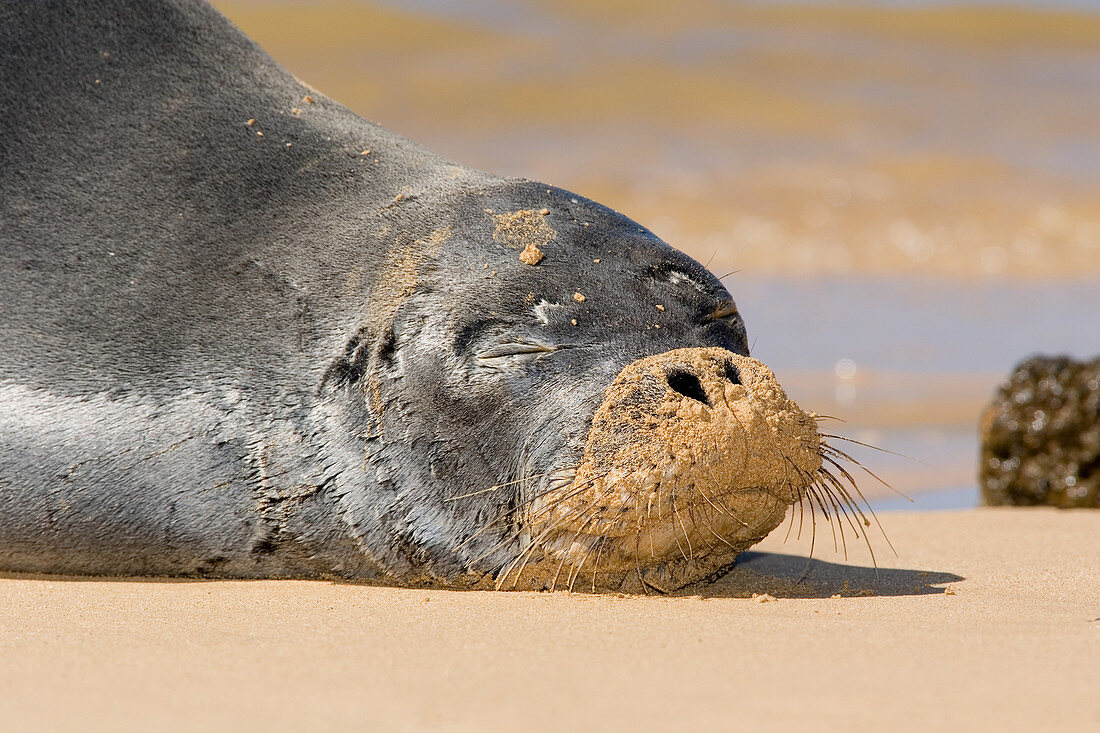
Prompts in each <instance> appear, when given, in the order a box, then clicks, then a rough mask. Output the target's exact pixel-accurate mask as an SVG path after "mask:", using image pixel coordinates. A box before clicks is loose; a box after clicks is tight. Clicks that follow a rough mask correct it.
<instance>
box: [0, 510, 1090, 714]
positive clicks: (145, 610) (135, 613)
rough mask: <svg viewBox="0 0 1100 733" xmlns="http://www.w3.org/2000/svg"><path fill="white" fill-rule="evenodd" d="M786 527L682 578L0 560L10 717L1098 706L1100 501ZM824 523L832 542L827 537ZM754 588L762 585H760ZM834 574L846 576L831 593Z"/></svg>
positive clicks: (1058, 710)
mask: <svg viewBox="0 0 1100 733" xmlns="http://www.w3.org/2000/svg"><path fill="white" fill-rule="evenodd" d="M882 519H883V522H884V523H885V525H886V527H887V530H888V532H889V534H890V537H891V540H892V541H893V543H894V545H895V547H897V549H898V553H899V556H898V557H894V556H893V555H891V554H890V552H889V550H888V549H887V548H885V543H884V542H883V541H882V539H881V537H879V538H878V540H877V541H876V542H875V543H874V544H875V547H876V550H877V555H878V563H879V566H880V570H879V571H878V574H877V577H876V575H875V571H874V570H873V569H871V568H870V567H869V565H870V562H869V560H868V557H867V554H866V550H861V549H859V548H855V547H852V548H849V551H850V555H849V559H848V560H847V561H845V560H844V559H843V557H842V556H838V555H834V554H833V552H832V548H831V539H829V538H828V535H827V534H826V532H827V531H825V532H823V531H821V530H822V528H820V527H819V533H818V538H817V545H818V546H817V549H816V551H815V556H816V557H818V558H820V559H817V560H814V561H813V562H812V563H811V564H810V567H809V571H808V573H807V579H806V580H804V581H803V582H801V583H798V582H796V581H797V579H798V577H799V576H800V575H801V574H802V572H803V570H804V569H805V568H806V560H805V554H806V552H807V550H808V537H807V536H805V534H806V533H805V529H804V536H803V538H802V540H800V541H795V540H794V539H793V538H792V539H791V540H789V541H788V542H787V543H785V544H784V542H783V531H782V530H780V531H777V532H776V533H775V535H774V536H773V537H769V538H768V539H767V540H765V542H764V543H763V544H761V545H760V546H758V548H756V550H755V551H754V552H752V553H748V554H746V555H744V556H743V561H742V562H741V563H739V565H738V567H737V568H736V569H735V570H734V571H732V572H731V573H730V574H729V575H727V576H726V577H725V578H723V579H722V580H720V581H718V582H717V583H715V584H713V585H711V586H709V587H705V588H699V589H696V590H695V591H694V592H697V593H699V594H700V595H699V596H695V597H676V598H668V597H618V596H606V595H604V596H593V595H589V594H584V593H573V594H566V593H553V594H549V593H544V594H537V593H494V592H466V593H460V592H446V591H434V590H430V591H425V590H404V589H392V588H376V587H366V586H354V585H341V584H333V583H326V582H297V581H258V582H224V581H211V582H204V581H192V582H171V581H155V580H151V581H140V580H139V581H118V580H83V579H54V578H44V577H35V578H20V577H11V576H9V577H6V578H3V579H0V662H2V663H0V670H2V671H0V689H2V690H3V694H2V695H0V719H2V720H4V721H5V723H4V725H5V728H7V729H9V730H32V729H35V730H52V731H63V730H82V731H88V730H149V729H156V730H166V731H170V730H204V731H221V730H242V731H246V730H295V731H308V730H332V729H335V728H337V727H344V728H349V729H365V730H471V731H489V730H624V731H626V730H630V731H638V730H690V729H692V728H696V727H698V728H704V727H705V728H707V729H717V730H775V729H782V728H786V729H797V730H810V729H813V730H871V729H883V730H885V729H890V730H913V731H922V730H929V729H932V728H942V727H947V726H951V727H956V726H958V727H959V729H965V730H1065V731H1081V730H1089V729H1093V728H1095V727H1096V726H1097V725H1098V724H1100V701H1098V699H1097V697H1096V694H1095V682H1096V679H1097V676H1098V675H1100V550H1098V549H1097V546H1096V537H1097V536H1100V512H1090V511H1077V512H1067V511H1055V510H1025V509H1017V510H1000V509H997V510H995V509H984V510H970V511H961V512H943V513H920V512H909V513H901V514H887V515H884V516H883V517H882ZM823 544H827V545H829V546H828V547H824V546H823ZM753 593H767V594H769V595H771V596H774V597H776V598H777V599H778V600H775V601H761V600H760V599H753V598H751V596H752V594H753ZM835 595H839V596H841V597H833V596H835Z"/></svg>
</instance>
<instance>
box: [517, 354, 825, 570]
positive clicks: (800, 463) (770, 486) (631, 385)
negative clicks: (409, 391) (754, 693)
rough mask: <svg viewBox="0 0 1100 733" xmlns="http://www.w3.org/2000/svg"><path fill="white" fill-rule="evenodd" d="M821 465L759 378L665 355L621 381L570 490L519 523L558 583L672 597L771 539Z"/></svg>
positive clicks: (718, 362)
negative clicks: (563, 577) (563, 576)
mask: <svg viewBox="0 0 1100 733" xmlns="http://www.w3.org/2000/svg"><path fill="white" fill-rule="evenodd" d="M821 460H822V459H821V440H820V437H819V436H818V433H817V423H816V419H815V416H813V415H810V414H808V413H806V412H803V411H802V409H801V408H799V407H798V405H796V404H795V403H794V402H793V401H791V400H790V399H789V398H788V397H787V395H786V393H785V392H784V391H783V388H782V387H780V386H779V383H778V382H777V381H776V379H775V375H774V374H773V373H772V372H771V370H770V369H768V368H767V367H766V366H764V365H763V364H762V363H760V362H759V361H756V360H755V359H751V358H749V357H745V356H739V355H737V354H734V353H732V352H730V351H727V350H725V349H719V348H692V349H676V350H674V351H669V352H666V353H663V354H658V355H655V356H650V357H646V358H644V359H639V360H638V361H635V362H633V363H632V364H630V365H628V366H627V367H626V368H625V369H623V371H622V372H621V373H620V374H619V375H618V377H617V378H616V379H615V380H614V382H612V384H611V385H610V386H609V387H608V388H607V390H606V391H605V393H604V400H603V402H602V404H601V405H600V406H599V408H597V410H596V412H595V415H594V417H593V420H592V427H591V429H590V431H589V433H588V437H587V440H586V443H585V446H584V453H583V458H582V459H581V462H580V465H579V466H578V467H577V471H576V476H575V478H573V480H572V481H571V482H570V483H568V484H567V485H559V486H557V487H554V488H551V489H549V490H547V491H545V492H544V493H543V494H542V495H540V496H538V497H536V498H535V499H534V500H532V501H530V502H529V503H528V505H527V506H528V509H527V511H526V516H525V517H524V518H523V522H524V524H525V525H526V527H527V528H528V531H529V536H530V538H531V541H532V543H533V545H535V546H537V548H538V550H539V551H540V553H541V554H544V555H545V558H544V559H545V560H546V561H551V560H554V559H556V560H558V562H557V563H553V562H550V563H549V564H550V565H558V566H559V570H560V566H561V565H564V564H566V563H567V564H568V566H569V568H570V571H569V575H570V583H571V584H572V583H573V582H575V580H576V577H577V576H578V575H586V576H591V577H592V579H593V585H596V582H597V580H598V581H599V582H600V584H601V585H602V584H604V580H605V578H604V575H605V574H607V576H608V577H607V580H611V577H612V576H615V575H616V574H618V575H621V574H623V573H632V572H634V571H636V572H637V578H638V580H640V581H641V582H642V583H643V584H646V585H650V586H653V587H658V588H661V589H666V588H668V587H669V586H672V587H679V586H680V585H684V584H685V583H688V582H692V581H693V580H698V579H700V578H702V577H705V576H706V575H708V574H710V573H713V572H714V571H715V570H717V569H719V568H721V567H724V566H726V565H729V564H730V563H732V561H733V559H734V558H735V557H736V555H737V554H738V553H739V552H741V551H742V550H744V549H746V548H748V547H749V546H751V545H752V544H754V543H755V542H757V541H759V540H760V539H762V538H763V537H764V536H765V535H766V534H767V533H768V532H770V531H771V530H772V529H774V528H775V527H776V526H777V525H778V524H779V523H780V522H781V521H782V519H783V516H784V514H785V512H786V510H787V507H788V506H790V505H791V504H792V503H794V502H796V501H798V500H799V499H800V498H801V496H802V492H803V491H804V490H805V489H806V487H808V486H809V485H811V484H812V483H813V481H814V476H815V475H816V474H817V472H818V469H819V468H820V467H821ZM543 564H544V563H534V564H533V566H534V567H536V568H537V567H538V566H540V565H543ZM511 569H512V568H506V569H505V575H504V576H503V577H502V579H504V578H506V577H507V573H508V572H510V571H511ZM520 572H525V571H524V570H523V569H521V570H520V571H518V572H517V575H518V574H519V573H520ZM532 572H536V571H534V570H533V571H532ZM597 576H599V578H597ZM517 580H518V578H517ZM611 582H612V584H615V583H616V582H621V581H615V580H612V581H611Z"/></svg>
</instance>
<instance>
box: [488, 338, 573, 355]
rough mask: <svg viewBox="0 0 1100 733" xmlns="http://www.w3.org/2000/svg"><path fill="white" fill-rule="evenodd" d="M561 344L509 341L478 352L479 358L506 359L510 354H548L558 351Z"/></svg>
mask: <svg viewBox="0 0 1100 733" xmlns="http://www.w3.org/2000/svg"><path fill="white" fill-rule="evenodd" d="M560 348H561V347H560V346H555V345H553V344H539V343H532V342H516V341H512V342H508V343H503V344H497V345H496V346H491V347H489V348H488V349H485V350H484V351H482V352H480V353H478V355H477V358H478V359H504V358H507V357H509V356H525V355H535V354H547V353H550V352H552V351H557V350H558V349H560Z"/></svg>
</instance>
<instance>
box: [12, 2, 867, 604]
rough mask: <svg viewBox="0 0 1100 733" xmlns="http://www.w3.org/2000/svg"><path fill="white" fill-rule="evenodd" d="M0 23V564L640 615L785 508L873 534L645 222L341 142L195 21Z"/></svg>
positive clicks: (257, 60) (103, 7) (62, 12)
mask: <svg viewBox="0 0 1100 733" xmlns="http://www.w3.org/2000/svg"><path fill="white" fill-rule="evenodd" d="M3 8H4V9H3V10H2V11H0V16H3V20H4V22H3V23H0V71H2V72H3V79H4V83H3V84H0V108H2V109H3V110H4V114H3V115H0V140H2V141H3V147H2V151H3V155H0V313H2V314H3V316H2V317H0V343H2V344H3V348H2V349H0V570H5V571H20V572H44V573H70V574H89V575H174V576H199V577H236V578H260V577H264V578H270V577H304V578H310V577H312V578H343V579H355V580H360V581H366V582H374V583H388V584H399V585H406V586H416V585H432V586H445V587H453V588H534V589H542V588H573V587H574V586H576V585H577V584H578V583H580V587H587V588H591V589H593V590H598V589H609V590H623V591H645V592H650V591H653V590H673V589H676V588H679V587H682V586H684V585H686V584H688V583H692V582H697V581H701V580H705V579H707V578H709V577H712V576H714V575H715V574H716V573H719V572H721V571H722V569H723V568H726V567H728V566H729V565H730V564H731V563H732V562H733V560H734V558H735V557H736V556H737V553H738V552H740V551H741V550H743V549H744V548H746V547H748V546H750V545H751V544H752V543H753V542H756V541H757V540H759V539H760V538H761V537H763V536H764V535H765V534H767V533H768V532H769V531H771V530H772V529H773V528H775V527H776V526H777V525H778V524H779V523H780V521H781V519H782V517H783V516H784V512H785V511H786V510H787V508H788V507H789V506H791V505H793V504H798V505H799V507H800V509H801V510H802V514H804V515H808V518H809V520H810V525H811V530H812V529H813V527H815V526H816V521H815V519H816V518H817V517H821V516H826V517H828V518H829V521H830V523H831V524H832V525H833V526H834V532H835V531H836V530H837V529H839V530H843V528H844V526H845V524H847V525H848V526H850V527H851V528H852V529H853V530H856V532H857V533H859V532H860V530H861V529H862V527H864V526H866V524H865V518H864V517H863V516H862V514H861V513H860V512H859V509H858V507H857V505H856V501H855V498H854V497H856V496H857V495H858V491H857V490H856V488H855V484H854V481H853V480H852V477H851V475H850V474H849V472H848V471H847V470H846V469H845V468H844V467H843V466H844V465H846V464H845V461H847V460H848V457H847V456H846V455H845V454H844V453H842V452H841V451H839V450H838V449H836V448H835V447H833V446H832V445H830V444H829V443H828V442H827V441H828V440H830V439H831V438H832V437H833V436H829V435H828V434H825V433H822V432H820V431H819V429H818V421H819V420H820V419H824V418H818V417H816V416H815V415H813V414H812V413H808V412H805V411H803V410H802V409H800V408H799V407H798V406H797V405H795V404H794V403H793V402H791V401H790V400H789V399H788V398H787V396H786V395H785V393H784V392H783V389H782V388H781V387H780V386H779V384H778V382H777V381H776V379H775V377H774V375H773V374H772V373H771V372H770V371H769V370H768V369H767V367H765V366H764V365H762V364H761V363H760V362H758V361H755V360H754V359H752V358H751V357H750V355H749V347H748V339H747V336H746V332H745V324H744V321H743V320H742V318H741V315H740V314H739V312H738V310H737V308H736V306H735V305H734V301H733V299H732V297H731V295H730V293H729V292H728V291H727V290H726V288H725V286H723V284H722V283H721V282H720V281H719V280H718V279H717V278H716V277H714V275H713V274H711V273H710V272H708V271H707V269H706V268H705V267H703V266H702V265H700V264H699V263H698V262H696V261H695V260H693V259H691V258H690V257H688V256H687V255H685V254H683V253H682V252H679V251H677V250H675V249H673V248H672V247H670V246H669V245H668V244H666V243H665V242H663V241H661V240H660V239H659V238H658V237H657V236H655V235H654V234H653V233H652V232H650V231H648V230H647V229H645V228H644V227H642V226H640V225H639V224H637V223H636V222H634V221H631V220H630V219H628V218H627V217H625V216H623V215H622V214H619V213H617V212H614V211H612V210H610V209H608V208H606V207H604V206H601V205H599V204H597V203H595V202H593V201H590V200H588V199H585V198H584V197H582V196H579V195H577V194H574V193H571V192H569V191H564V190H562V189H559V188H555V187H553V186H547V185H546V184H543V183H538V182H533V181H527V180H522V179H513V178H502V177H499V176H494V175H491V174H488V173H483V172H480V171H476V170H472V169H469V168H465V167H463V166H460V165H457V164H456V163H454V162H452V161H449V160H446V159H444V158H442V157H440V156H438V155H436V154H434V153H432V152H430V151H428V150H425V149H424V148H422V147H420V146H418V145H416V144H414V143H412V142H410V141H409V140H406V139H405V138H402V137H401V136H399V135H396V134H394V133H392V132H390V131H388V130H386V129H384V128H382V127H380V126H378V125H376V124H374V123H371V122H369V121H367V120H364V119H363V118H361V117H359V116H358V115H356V114H354V113H353V112H351V111H350V110H348V109H347V108H345V107H342V106H341V105H339V104H338V103H336V102H334V101H332V100H330V99H327V98H326V97H324V96H323V95H321V94H320V93H318V92H316V91H315V90H312V89H310V88H309V87H306V86H304V85H303V84H302V83H301V82H299V81H298V80H297V79H295V78H294V77H293V76H292V75H291V74H290V73H288V72H287V71H285V70H284V69H282V68H281V67H279V65H278V64H276V63H275V62H274V61H273V60H272V59H271V58H270V57H268V56H267V55H266V54H265V53H264V52H263V51H262V50H261V49H259V48H258V47H257V46H256V45H255V44H254V43H252V42H251V41H250V40H249V39H247V38H246V37H245V36H244V35H243V34H241V32H240V31H239V30H237V29H236V28H235V27H234V26H233V25H232V24H231V23H229V21H227V20H226V19H225V18H224V17H223V16H222V15H220V14H219V13H218V12H217V11H215V10H214V9H213V8H211V7H210V6H209V5H207V4H205V3H204V2H201V1H200V0H97V1H96V2H86V1H85V0H51V2H47V3H29V2H25V3H8V4H6V5H4V6H3ZM383 73H384V72H383ZM261 132H262V133H263V134H262V135H261V134H260V133H261ZM792 518H793V514H792ZM792 522H793V519H792ZM801 522H802V518H801V515H800V519H799V523H801ZM792 526H793V524H792ZM840 535H841V537H840V538H841V542H843V541H844V540H843V537H844V535H843V531H841V533H840ZM863 536H864V537H865V536H866V535H865V533H864V535H863ZM835 537H836V535H835V534H834V538H835Z"/></svg>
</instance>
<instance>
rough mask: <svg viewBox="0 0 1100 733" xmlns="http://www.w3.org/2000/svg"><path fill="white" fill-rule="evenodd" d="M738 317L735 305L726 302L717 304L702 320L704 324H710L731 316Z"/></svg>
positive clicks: (731, 302)
mask: <svg viewBox="0 0 1100 733" xmlns="http://www.w3.org/2000/svg"><path fill="white" fill-rule="evenodd" d="M739 315H740V313H739V312H738V311H737V304H736V303H734V302H733V301H732V300H727V301H724V302H722V303H719V304H718V306H717V307H716V308H715V309H714V310H713V311H711V312H710V313H708V314H707V315H706V317H704V318H703V320H704V321H705V322H706V323H710V322H712V321H717V320H719V319H722V318H729V317H731V316H739Z"/></svg>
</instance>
